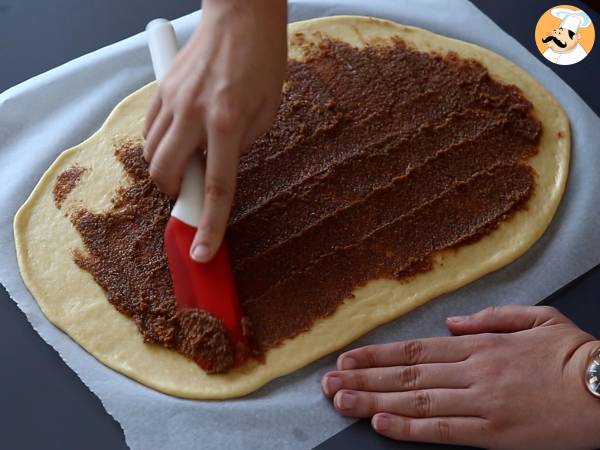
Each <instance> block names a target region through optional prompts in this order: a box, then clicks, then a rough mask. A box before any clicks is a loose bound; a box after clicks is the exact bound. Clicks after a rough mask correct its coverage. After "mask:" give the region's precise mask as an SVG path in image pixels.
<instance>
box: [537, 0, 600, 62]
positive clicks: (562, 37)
mask: <svg viewBox="0 0 600 450" xmlns="http://www.w3.org/2000/svg"><path fill="white" fill-rule="evenodd" d="M595 38H596V32H595V30H594V24H593V23H592V19H590V16H588V15H587V14H586V12H585V11H583V10H581V9H579V8H577V7H575V6H570V5H558V6H555V7H553V8H550V9H549V10H548V11H546V12H545V13H544V14H542V17H540V20H538V23H537V25H536V27H535V44H536V45H537V48H538V50H539V51H540V53H541V54H542V55H543V56H544V58H546V59H547V60H548V61H550V62H553V63H554V64H560V65H562V66H567V65H571V64H575V63H578V62H579V61H581V60H582V59H584V58H585V57H586V56H587V55H588V53H589V52H591V51H592V47H593V46H594V40H595Z"/></svg>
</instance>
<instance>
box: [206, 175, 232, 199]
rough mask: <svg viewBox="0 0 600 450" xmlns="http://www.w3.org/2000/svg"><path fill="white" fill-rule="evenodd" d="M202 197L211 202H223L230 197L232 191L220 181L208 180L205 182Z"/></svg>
mask: <svg viewBox="0 0 600 450" xmlns="http://www.w3.org/2000/svg"><path fill="white" fill-rule="evenodd" d="M204 195H205V196H206V198H207V199H208V200H211V201H213V202H224V201H227V200H229V199H230V198H231V197H232V195H233V189H231V188H230V187H229V186H228V185H227V183H224V182H223V181H221V180H217V179H210V180H207V182H206V187H205V191H204Z"/></svg>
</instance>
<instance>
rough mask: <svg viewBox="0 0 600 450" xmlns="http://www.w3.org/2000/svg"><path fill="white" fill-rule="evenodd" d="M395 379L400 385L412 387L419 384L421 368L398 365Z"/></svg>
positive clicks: (407, 387)
mask: <svg viewBox="0 0 600 450" xmlns="http://www.w3.org/2000/svg"><path fill="white" fill-rule="evenodd" d="M397 379H398V381H399V382H400V386H401V387H403V388H406V389H414V388H416V387H417V386H419V384H420V380H421V369H419V367H418V366H406V367H399V368H398V369H397Z"/></svg>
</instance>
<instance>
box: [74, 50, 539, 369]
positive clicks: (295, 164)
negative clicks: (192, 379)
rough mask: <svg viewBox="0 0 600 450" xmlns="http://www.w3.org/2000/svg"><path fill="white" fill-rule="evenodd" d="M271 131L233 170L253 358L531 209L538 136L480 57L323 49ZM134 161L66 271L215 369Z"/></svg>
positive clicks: (240, 284) (128, 155)
mask: <svg viewBox="0 0 600 450" xmlns="http://www.w3.org/2000/svg"><path fill="white" fill-rule="evenodd" d="M288 69H289V70H288V81H287V83H286V86H285V88H284V92H283V98H282V102H281V105H280V107H279V110H278V113H277V117H276V119H275V122H274V124H273V126H272V128H271V129H270V130H269V131H268V132H267V133H265V134H264V135H263V136H261V137H260V138H259V139H258V140H257V141H256V142H255V143H254V144H253V145H252V147H251V149H250V151H249V152H248V153H247V154H246V155H244V156H243V157H242V160H241V161H240V173H239V175H238V180H237V191H236V197H235V202H234V206H233V210H232V214H231V219H230V223H229V227H228V230H227V236H226V238H227V240H228V247H229V250H230V253H231V255H230V256H231V260H232V265H233V270H234V275H235V279H236V283H237V288H238V291H239V296H240V301H241V307H242V311H243V314H244V325H245V327H246V328H247V329H248V330H249V338H250V345H251V350H252V352H253V355H254V357H256V358H257V359H259V360H260V359H262V358H263V357H264V354H265V352H266V351H267V350H269V349H270V348H272V347H274V346H277V345H279V344H280V343H281V342H282V341H284V340H285V339H288V338H292V337H294V336H296V335H298V334H299V333H301V332H303V331H307V330H309V329H310V328H311V326H312V325H313V324H314V322H315V321H316V320H318V319H320V318H323V317H326V316H329V315H331V314H332V313H333V312H335V310H336V308H337V307H338V306H339V305H340V304H341V303H342V302H344V301H348V302H351V301H352V300H351V298H352V291H353V290H354V289H356V288H357V287H360V286H362V285H365V284H366V283H368V282H369V281H370V280H374V279H378V278H396V279H397V278H404V277H409V276H414V275H415V274H416V273H418V272H423V271H428V270H430V269H431V268H432V257H433V256H434V255H435V254H436V253H438V252H440V251H442V250H445V249H449V248H453V247H457V246H460V245H465V244H466V243H471V242H473V241H475V240H477V239H479V238H481V237H483V236H485V235H487V234H489V233H490V232H491V231H493V230H494V229H495V228H496V227H497V226H498V224H499V223H501V222H502V221H505V220H509V218H510V217H511V215H513V214H514V213H515V212H516V211H518V210H519V209H520V208H523V207H524V206H526V203H527V200H528V199H529V198H530V197H531V195H532V193H533V191H534V188H535V180H534V178H535V176H534V172H533V170H532V169H531V168H530V167H529V165H528V163H527V161H528V160H529V159H530V158H531V157H532V156H533V155H535V154H536V152H537V151H538V149H537V146H538V143H539V138H540V135H541V131H542V130H541V125H540V123H539V122H538V121H537V120H536V118H535V117H534V116H533V112H532V110H533V107H532V105H531V104H530V103H529V101H528V100H527V99H526V98H525V97H524V96H523V95H522V93H521V92H520V91H519V90H518V89H517V88H515V87H514V86H507V85H503V84H501V83H499V82H496V81H494V80H493V79H492V78H491V77H490V76H489V74H488V72H487V70H486V69H485V68H484V67H483V66H482V65H481V64H479V63H477V62H476V61H473V60H463V59H461V58H459V57H458V56H456V55H454V54H450V55H447V56H438V55H432V54H427V53H421V52H418V51H415V50H413V49H411V48H409V47H407V46H406V45H405V44H404V42H403V41H402V40H399V39H397V40H394V41H393V43H392V44H391V45H389V46H386V47H382V46H370V47H366V48H364V49H362V50H358V49H355V48H353V47H350V46H348V45H347V44H344V43H342V42H339V41H335V40H327V39H326V40H323V41H322V42H320V43H319V44H318V45H312V46H311V47H309V48H308V49H307V58H306V60H305V61H304V62H298V61H290V62H289V66H288ZM141 152H142V149H141V148H140V147H136V146H124V147H121V148H119V149H117V151H116V155H117V158H118V159H119V160H120V161H121V162H122V163H123V166H124V168H125V170H126V172H127V173H128V174H129V176H130V178H131V184H130V185H129V186H128V187H125V188H121V189H120V190H119V191H118V193H117V196H116V198H115V200H114V206H113V208H112V209H111V210H110V211H107V212H105V213H102V214H98V213H92V212H90V211H87V210H84V209H81V210H78V211H77V212H76V213H74V214H73V215H72V216H71V220H72V222H73V224H74V226H75V227H76V229H77V230H78V231H79V232H80V233H81V235H82V238H83V241H84V244H85V249H82V250H77V251H76V252H75V262H76V263H77V264H78V265H79V266H80V267H81V268H82V269H84V270H87V271H88V272H90V273H91V274H92V276H93V277H94V279H95V280H96V281H97V282H98V283H99V284H100V285H101V286H102V287H103V288H104V290H105V291H106V293H107V296H108V300H109V301H110V302H111V303H112V304H113V305H114V306H115V307H116V308H117V309H118V310H119V311H120V312H122V313H124V314H126V315H128V316H130V317H132V318H133V319H134V320H135V322H136V324H137V326H138V328H139V330H140V332H141V333H142V334H143V336H144V339H145V340H146V341H147V342H153V343H157V344H161V345H163V346H166V347H168V348H172V349H175V350H177V351H179V352H181V353H183V354H184V355H186V356H188V357H189V358H192V359H194V360H195V361H196V362H198V363H199V364H200V365H201V366H202V367H203V368H204V369H205V370H207V371H209V372H223V371H227V370H229V369H230V368H232V367H233V364H234V362H233V361H234V358H233V352H234V350H233V347H232V345H231V342H230V341H229V338H228V336H227V334H226V331H225V329H224V327H223V326H222V324H221V323H220V322H219V321H218V320H217V319H215V318H214V317H212V316H210V314H208V313H206V312H204V311H198V310H196V311H190V310H187V311H186V310H178V309H177V308H176V307H175V298H174V295H173V288H172V284H171V279H170V276H169V272H168V266H167V262H166V256H165V252H164V249H163V233H164V227H165V225H166V221H167V219H168V215H169V211H170V207H171V204H170V203H169V201H168V199H167V198H166V197H165V196H164V195H162V194H161V193H160V192H158V190H157V189H156V187H155V186H154V184H152V182H151V181H150V180H149V178H148V173H147V170H146V166H145V163H144V161H143V158H142V155H141Z"/></svg>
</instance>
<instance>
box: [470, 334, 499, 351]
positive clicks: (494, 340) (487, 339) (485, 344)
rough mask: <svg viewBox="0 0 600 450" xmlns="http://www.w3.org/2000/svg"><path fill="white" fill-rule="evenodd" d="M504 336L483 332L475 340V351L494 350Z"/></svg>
mask: <svg viewBox="0 0 600 450" xmlns="http://www.w3.org/2000/svg"><path fill="white" fill-rule="evenodd" d="M501 340H502V336H501V335H500V334H495V333H485V334H481V335H479V336H478V337H477V339H474V341H473V347H474V348H473V350H474V353H479V352H485V351H488V350H492V349H494V348H496V347H498V345H499V344H500V341H501Z"/></svg>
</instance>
